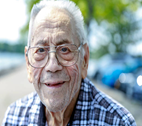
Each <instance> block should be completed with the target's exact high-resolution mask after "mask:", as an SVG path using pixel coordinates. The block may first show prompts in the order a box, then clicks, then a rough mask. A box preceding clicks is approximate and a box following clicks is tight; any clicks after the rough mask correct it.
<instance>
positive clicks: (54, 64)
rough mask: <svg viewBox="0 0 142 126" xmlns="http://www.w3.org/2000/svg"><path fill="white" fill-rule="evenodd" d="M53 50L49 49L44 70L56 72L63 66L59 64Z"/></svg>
mask: <svg viewBox="0 0 142 126" xmlns="http://www.w3.org/2000/svg"><path fill="white" fill-rule="evenodd" d="M55 52H56V51H50V52H49V53H48V56H49V58H48V61H47V63H46V65H45V70H46V71H48V72H56V71H59V70H62V68H63V66H62V65H61V64H59V62H58V60H57V57H56V54H55Z"/></svg>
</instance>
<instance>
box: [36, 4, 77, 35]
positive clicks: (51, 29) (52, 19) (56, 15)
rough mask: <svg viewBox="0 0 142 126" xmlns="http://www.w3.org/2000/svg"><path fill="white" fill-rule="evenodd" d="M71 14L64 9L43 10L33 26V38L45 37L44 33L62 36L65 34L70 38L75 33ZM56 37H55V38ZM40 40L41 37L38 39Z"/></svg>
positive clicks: (48, 8)
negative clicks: (62, 33)
mask: <svg viewBox="0 0 142 126" xmlns="http://www.w3.org/2000/svg"><path fill="white" fill-rule="evenodd" d="M71 17H72V16H71V14H70V13H69V12H67V11H66V10H63V9H58V8H53V7H52V8H50V7H45V8H43V9H42V10H41V11H40V12H39V13H38V14H37V16H36V18H35V21H34V26H33V38H37V37H36V36H39V34H40V36H43V35H44V33H50V35H51V34H52V35H53V34H56V35H57V34H58V36H59V34H61V32H64V33H65V34H67V35H68V36H69V35H71V34H72V33H74V32H73V29H74V28H73V26H74V25H73V20H72V18H71ZM54 37H55V36H54ZM38 38H39V37H38Z"/></svg>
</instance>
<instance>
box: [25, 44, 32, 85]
mask: <svg viewBox="0 0 142 126" xmlns="http://www.w3.org/2000/svg"><path fill="white" fill-rule="evenodd" d="M27 50H28V47H27V46H25V59H26V67H27V72H28V80H29V82H30V83H32V75H31V65H30V64H29V60H28V55H27Z"/></svg>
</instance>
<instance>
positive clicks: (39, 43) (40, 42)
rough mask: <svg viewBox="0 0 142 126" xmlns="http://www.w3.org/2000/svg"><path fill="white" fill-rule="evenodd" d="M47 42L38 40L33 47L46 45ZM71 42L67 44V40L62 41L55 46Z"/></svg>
mask: <svg viewBox="0 0 142 126" xmlns="http://www.w3.org/2000/svg"><path fill="white" fill-rule="evenodd" d="M48 43H49V42H48V41H47V40H39V41H38V42H37V43H36V44H35V45H45V44H48ZM70 43H71V42H69V41H68V40H67V39H65V40H62V41H58V42H56V43H55V44H56V45H57V46H58V45H63V44H70Z"/></svg>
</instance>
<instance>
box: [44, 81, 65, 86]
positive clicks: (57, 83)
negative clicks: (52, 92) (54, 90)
mask: <svg viewBox="0 0 142 126" xmlns="http://www.w3.org/2000/svg"><path fill="white" fill-rule="evenodd" d="M64 83H65V81H61V82H50V83H44V84H45V85H46V86H48V87H60V86H62V85H63V84H64Z"/></svg>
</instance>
